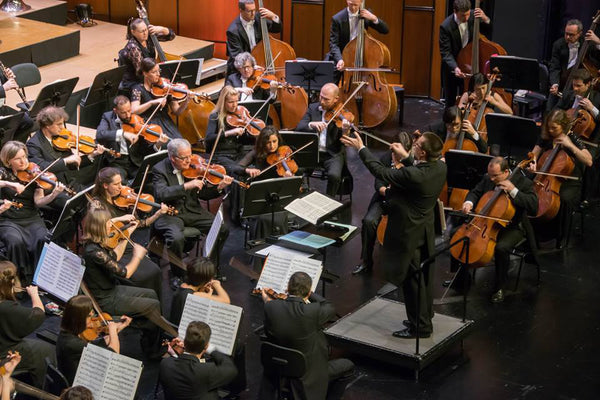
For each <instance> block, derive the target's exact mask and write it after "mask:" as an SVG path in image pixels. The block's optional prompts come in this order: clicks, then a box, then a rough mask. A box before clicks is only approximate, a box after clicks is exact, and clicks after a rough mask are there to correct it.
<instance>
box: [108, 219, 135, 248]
mask: <svg viewBox="0 0 600 400" xmlns="http://www.w3.org/2000/svg"><path fill="white" fill-rule="evenodd" d="M131 226H132V224H131V223H127V224H126V223H123V222H121V221H117V222H112V223H111V224H110V230H109V231H108V238H107V240H106V246H107V247H109V248H111V249H114V248H115V247H117V246H118V245H119V243H120V242H121V240H128V239H129V236H130V233H129V230H128V229H129V228H130V227H131Z"/></svg>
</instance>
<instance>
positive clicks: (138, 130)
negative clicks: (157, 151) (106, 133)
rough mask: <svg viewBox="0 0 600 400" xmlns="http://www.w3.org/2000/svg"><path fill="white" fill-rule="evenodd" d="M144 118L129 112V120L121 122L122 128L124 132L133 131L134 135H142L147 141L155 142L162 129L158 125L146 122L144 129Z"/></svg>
mask: <svg viewBox="0 0 600 400" xmlns="http://www.w3.org/2000/svg"><path fill="white" fill-rule="evenodd" d="M144 124H145V122H144V118H142V117H140V116H139V115H137V114H131V118H129V121H127V122H123V130H124V131H125V132H129V133H133V134H135V135H142V137H143V138H144V139H146V141H148V142H149V143H156V142H158V140H159V139H160V137H161V135H162V134H163V130H162V128H161V127H160V125H156V124H148V125H146V127H145V128H144V129H142V128H143V127H144Z"/></svg>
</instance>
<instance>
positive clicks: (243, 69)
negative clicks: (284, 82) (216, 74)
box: [225, 52, 278, 103]
mask: <svg viewBox="0 0 600 400" xmlns="http://www.w3.org/2000/svg"><path fill="white" fill-rule="evenodd" d="M233 66H234V67H235V69H236V70H237V72H236V73H234V74H231V75H229V76H228V77H227V79H226V80H225V86H227V85H229V86H231V87H234V88H235V90H236V91H237V92H238V93H239V94H240V101H241V102H244V101H252V100H267V99H268V98H269V96H271V100H270V102H271V103H273V102H275V98H276V96H277V85H278V82H277V80H272V81H271V83H270V89H269V90H265V89H263V88H261V87H260V85H258V86H257V87H256V88H254V89H253V88H251V87H249V86H248V84H247V82H248V79H249V78H250V77H251V76H252V75H253V74H254V69H255V68H256V60H255V59H254V57H252V54H250V53H247V52H244V53H240V54H238V55H237V56H235V60H234V62H233Z"/></svg>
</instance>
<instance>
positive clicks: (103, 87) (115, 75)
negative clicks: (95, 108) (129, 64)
mask: <svg viewBox="0 0 600 400" xmlns="http://www.w3.org/2000/svg"><path fill="white" fill-rule="evenodd" d="M124 73H125V66H121V67H117V68H113V69H109V70H108V71H104V72H100V73H99V74H98V75H96V77H95V78H94V82H92V86H90V88H89V89H88V92H87V95H86V96H85V97H84V98H83V99H82V100H81V103H80V104H81V107H86V106H89V105H92V104H96V103H102V102H104V103H105V104H106V107H105V109H110V108H112V107H111V104H110V99H111V98H113V97H115V96H116V95H117V91H118V90H119V83H120V82H121V79H123V74H124Z"/></svg>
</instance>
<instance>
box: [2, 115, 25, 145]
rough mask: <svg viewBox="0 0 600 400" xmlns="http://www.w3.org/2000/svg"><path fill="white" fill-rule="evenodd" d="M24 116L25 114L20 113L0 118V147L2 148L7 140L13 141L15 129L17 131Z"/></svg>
mask: <svg viewBox="0 0 600 400" xmlns="http://www.w3.org/2000/svg"><path fill="white" fill-rule="evenodd" d="M24 116H25V113H24V112H20V113H17V114H13V115H7V116H5V117H0V147H2V146H4V144H5V143H6V142H8V141H9V140H13V136H14V135H15V132H16V131H17V129H19V124H20V123H21V121H23V117H24Z"/></svg>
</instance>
